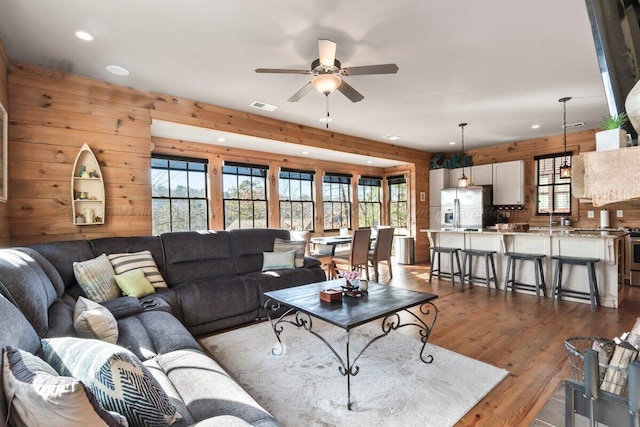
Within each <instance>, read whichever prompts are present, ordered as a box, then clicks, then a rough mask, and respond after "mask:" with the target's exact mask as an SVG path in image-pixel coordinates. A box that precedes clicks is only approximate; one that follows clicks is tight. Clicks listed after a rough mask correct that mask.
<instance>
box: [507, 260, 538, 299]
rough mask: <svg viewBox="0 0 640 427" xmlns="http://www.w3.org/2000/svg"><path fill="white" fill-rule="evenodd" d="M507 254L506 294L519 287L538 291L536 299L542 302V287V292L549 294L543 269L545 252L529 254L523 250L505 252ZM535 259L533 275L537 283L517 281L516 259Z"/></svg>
mask: <svg viewBox="0 0 640 427" xmlns="http://www.w3.org/2000/svg"><path fill="white" fill-rule="evenodd" d="M504 254H505V255H506V256H507V274H506V275H505V277H504V294H505V295H507V290H508V289H509V288H511V291H512V292H515V291H516V289H517V288H521V289H525V290H528V291H535V292H536V301H537V302H540V287H541V286H542V293H543V294H544V296H545V297H546V296H547V285H546V283H545V282H544V273H543V271H542V259H543V258H544V257H546V255H544V254H528V253H523V252H505V253H504ZM518 260H520V261H533V277H534V280H535V285H532V284H529V283H521V282H516V261H518Z"/></svg>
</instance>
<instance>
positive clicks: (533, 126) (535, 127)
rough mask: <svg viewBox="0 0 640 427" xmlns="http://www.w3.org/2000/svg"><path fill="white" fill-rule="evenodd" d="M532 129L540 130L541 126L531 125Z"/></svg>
mask: <svg viewBox="0 0 640 427" xmlns="http://www.w3.org/2000/svg"><path fill="white" fill-rule="evenodd" d="M531 129H540V125H531Z"/></svg>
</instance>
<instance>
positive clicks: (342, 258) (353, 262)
mask: <svg viewBox="0 0 640 427" xmlns="http://www.w3.org/2000/svg"><path fill="white" fill-rule="evenodd" d="M370 237H371V230H370V229H368V228H363V229H359V230H354V232H353V238H352V239H351V249H350V250H349V252H348V253H347V254H345V255H334V256H332V257H331V267H332V274H335V272H337V270H338V265H346V266H347V269H348V270H356V269H357V270H360V271H362V269H364V270H365V272H366V277H367V280H369V266H368V263H369V239H370Z"/></svg>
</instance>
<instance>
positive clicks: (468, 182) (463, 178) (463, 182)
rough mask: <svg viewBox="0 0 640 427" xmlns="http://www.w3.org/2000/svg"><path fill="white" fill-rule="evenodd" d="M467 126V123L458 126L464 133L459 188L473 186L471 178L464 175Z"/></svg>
mask: <svg viewBox="0 0 640 427" xmlns="http://www.w3.org/2000/svg"><path fill="white" fill-rule="evenodd" d="M466 125H467V123H460V124H459V125H458V126H460V130H461V131H462V153H461V156H460V159H461V161H462V176H461V177H460V178H458V187H462V188H464V187H468V186H470V185H471V180H470V179H469V178H467V177H466V176H465V174H464V127H465V126H466Z"/></svg>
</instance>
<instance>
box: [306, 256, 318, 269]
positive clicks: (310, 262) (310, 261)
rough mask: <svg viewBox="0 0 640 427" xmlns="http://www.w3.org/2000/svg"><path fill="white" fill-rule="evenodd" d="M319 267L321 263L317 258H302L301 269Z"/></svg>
mask: <svg viewBox="0 0 640 427" xmlns="http://www.w3.org/2000/svg"><path fill="white" fill-rule="evenodd" d="M320 266H322V263H321V262H320V260H319V259H318V258H314V257H310V256H305V257H304V265H303V266H302V267H303V268H310V267H320Z"/></svg>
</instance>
